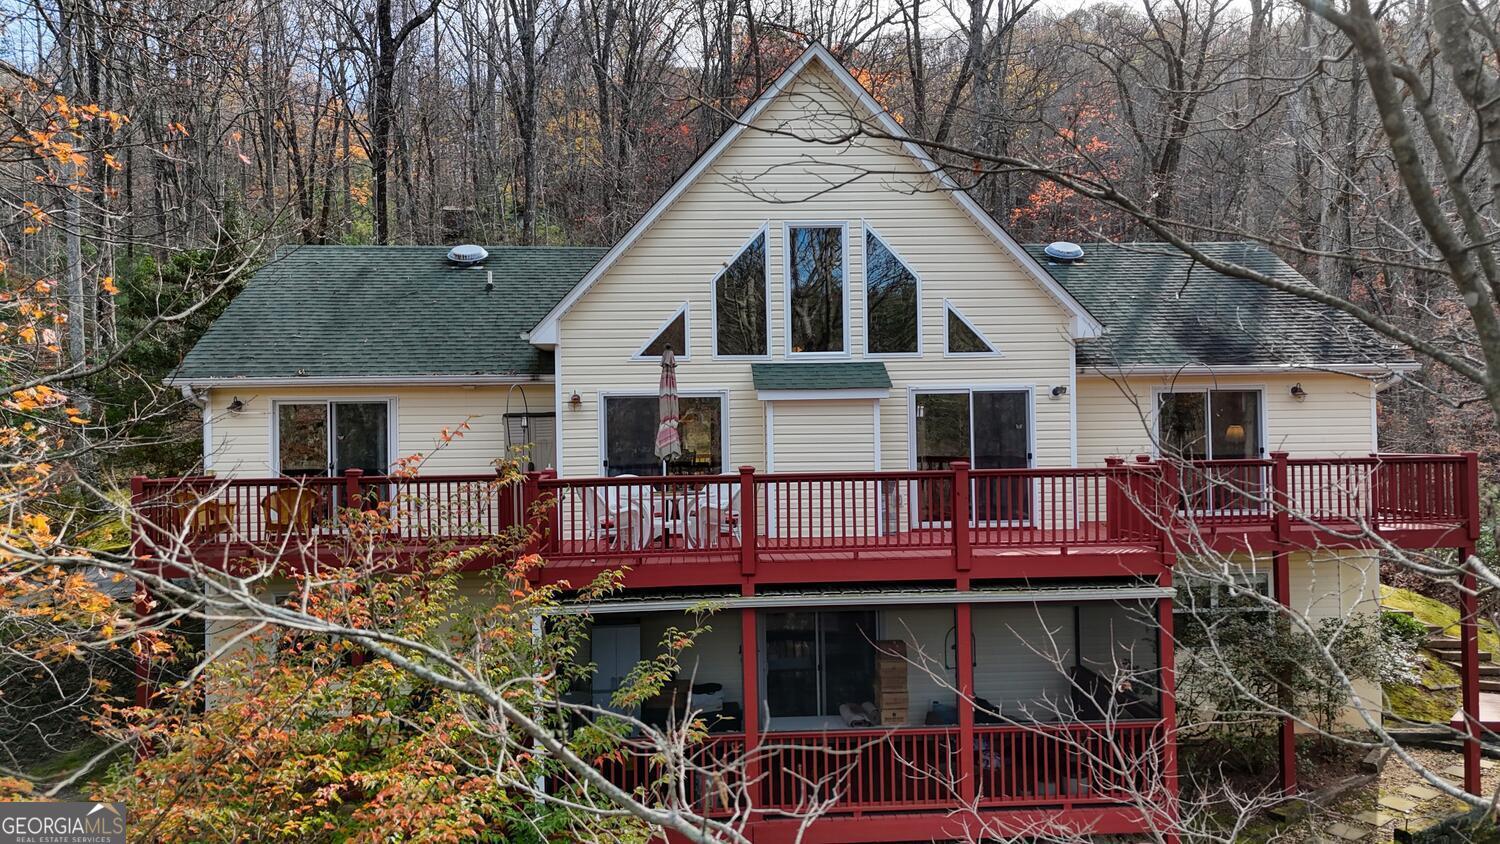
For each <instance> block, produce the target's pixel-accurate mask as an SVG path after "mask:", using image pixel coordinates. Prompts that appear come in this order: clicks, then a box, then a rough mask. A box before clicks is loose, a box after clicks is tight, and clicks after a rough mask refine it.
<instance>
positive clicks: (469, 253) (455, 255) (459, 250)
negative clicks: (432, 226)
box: [448, 243, 490, 267]
mask: <svg viewBox="0 0 1500 844" xmlns="http://www.w3.org/2000/svg"><path fill="white" fill-rule="evenodd" d="M488 257H490V253H488V252H486V251H484V247H483V246H475V245H474V244H472V243H461V244H459V245H458V246H455V247H453V248H452V249H449V250H448V260H449V261H450V262H451V263H454V264H457V265H459V266H460V267H472V266H474V265H475V264H477V263H479V262H480V261H483V260H484V259H485V258H488Z"/></svg>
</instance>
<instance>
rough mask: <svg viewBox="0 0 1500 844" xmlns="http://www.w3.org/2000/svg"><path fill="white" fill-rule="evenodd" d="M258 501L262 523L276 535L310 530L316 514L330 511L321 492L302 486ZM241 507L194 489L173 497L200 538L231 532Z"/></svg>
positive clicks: (179, 514) (180, 517)
mask: <svg viewBox="0 0 1500 844" xmlns="http://www.w3.org/2000/svg"><path fill="white" fill-rule="evenodd" d="M258 504H259V507H260V513H261V523H262V526H263V527H264V529H265V531H266V532H267V533H272V534H275V533H288V532H292V531H306V530H308V529H309V528H311V527H312V525H313V523H314V516H315V514H317V513H322V512H325V511H326V508H325V507H324V501H323V497H322V496H321V495H319V494H318V493H316V492H314V491H313V490H310V489H307V488H305V487H300V486H297V487H287V488H285V489H277V490H272V491H271V492H269V493H266V494H265V495H264V496H262V497H261V499H260V501H259V502H258ZM238 507H239V505H238V504H237V503H235V502H230V501H220V500H216V499H212V498H209V499H201V498H199V497H198V495H197V494H196V493H194V492H193V491H191V490H183V491H181V492H179V493H177V495H176V496H174V498H173V509H174V510H175V511H176V515H177V521H178V523H179V524H184V525H187V526H188V528H189V530H190V531H191V533H192V534H193V535H194V536H198V537H214V536H218V535H220V534H223V533H225V532H227V531H228V530H229V529H230V528H231V527H233V526H234V517H235V512H236V510H237V509H238Z"/></svg>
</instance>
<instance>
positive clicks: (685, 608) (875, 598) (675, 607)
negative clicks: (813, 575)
mask: <svg viewBox="0 0 1500 844" xmlns="http://www.w3.org/2000/svg"><path fill="white" fill-rule="evenodd" d="M1176 594H1177V590H1176V589H1173V588H1171V587H1161V586H1100V587H1095V588H1088V589H1066V590H1061V589H1045V588H1042V589H1036V588H1032V589H1015V590H1005V591H985V590H982V589H975V590H972V591H967V592H958V591H941V592H937V591H934V592H922V591H915V590H907V591H899V592H878V593H876V592H860V593H843V594H840V593H836V592H834V593H830V592H804V593H790V594H770V595H749V596H724V597H714V596H704V597H688V598H665V599H663V598H642V599H640V600H634V601H631V600H622V601H601V602H599V603H595V604H586V605H573V606H568V607H563V608H561V609H559V610H558V611H557V614H558V615H617V614H621V613H627V614H636V613H642V612H665V611H677V612H689V611H692V610H695V609H698V608H701V607H704V606H712V607H715V608H718V609H753V608H786V607H791V608H807V607H812V608H817V607H830V606H841V607H843V606H858V607H888V606H930V605H951V604H1035V603H1062V604H1070V603H1075V602H1081V601H1133V600H1138V601H1145V600H1157V599H1161V598H1171V597H1173V596H1175V595H1176Z"/></svg>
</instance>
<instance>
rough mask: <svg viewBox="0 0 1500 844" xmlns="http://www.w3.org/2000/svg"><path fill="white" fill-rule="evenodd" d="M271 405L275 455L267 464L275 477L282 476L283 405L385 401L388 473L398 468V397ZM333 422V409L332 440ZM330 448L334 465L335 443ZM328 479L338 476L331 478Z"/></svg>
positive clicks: (286, 399)
mask: <svg viewBox="0 0 1500 844" xmlns="http://www.w3.org/2000/svg"><path fill="white" fill-rule="evenodd" d="M270 402H271V412H270V413H269V414H268V415H269V416H270V419H269V420H268V421H267V427H269V428H270V437H269V441H270V443H271V454H270V456H269V459H268V460H267V461H266V464H267V465H268V466H270V467H271V475H272V477H278V478H279V477H281V406H282V405H284V404H321V405H323V406H324V407H328V406H329V405H333V404H373V403H375V402H384V403H385V405H386V412H385V417H386V419H385V425H386V435H385V444H386V460H385V463H386V472H387V473H389V472H390V471H391V468H392V467H394V466H395V465H396V460H397V454H398V453H399V451H400V449H399V444H398V443H397V442H396V432H397V430H398V426H397V424H396V412H397V400H396V397H395V396H306V397H302V396H272V397H271V399H270ZM332 422H333V416H332V412H331V410H330V414H329V423H330V424H329V430H328V435H329V436H330V437H332V436H333V427H332ZM328 449H329V451H328V458H329V461H330V463H331V462H332V460H333V442H332V441H331V440H330V441H329V443H328ZM327 477H336V476H333V475H329V476H327Z"/></svg>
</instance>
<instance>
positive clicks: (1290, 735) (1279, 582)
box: [1271, 550, 1297, 797]
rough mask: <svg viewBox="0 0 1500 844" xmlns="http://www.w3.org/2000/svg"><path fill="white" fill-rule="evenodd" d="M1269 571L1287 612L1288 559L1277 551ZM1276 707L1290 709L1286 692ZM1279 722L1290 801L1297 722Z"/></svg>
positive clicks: (1287, 718)
mask: <svg viewBox="0 0 1500 844" xmlns="http://www.w3.org/2000/svg"><path fill="white" fill-rule="evenodd" d="M1271 568H1272V571H1271V581H1272V587H1273V588H1274V589H1275V590H1276V604H1277V605H1278V606H1280V607H1281V609H1282V611H1283V612H1287V611H1289V608H1290V607H1291V605H1292V584H1291V579H1292V566H1291V555H1290V554H1288V553H1287V552H1286V551H1285V550H1278V551H1276V552H1275V553H1274V554H1273V555H1272V557H1271ZM1277 623H1278V624H1286V623H1287V620H1286V619H1285V618H1282V619H1277ZM1278 703H1279V705H1280V706H1281V708H1282V710H1284V711H1285V710H1289V709H1290V708H1291V706H1292V695H1291V693H1290V690H1289V689H1286V688H1283V689H1282V691H1281V696H1280V700H1279V701H1278ZM1280 720H1281V723H1280V724H1279V725H1278V727H1277V738H1278V746H1279V748H1280V754H1279V755H1280V763H1281V765H1280V784H1281V793H1282V794H1284V795H1286V796H1288V797H1290V796H1291V795H1293V794H1295V793H1296V792H1297V722H1296V721H1294V720H1293V719H1292V717H1291V716H1290V715H1283V716H1282V717H1281V719H1280Z"/></svg>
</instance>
